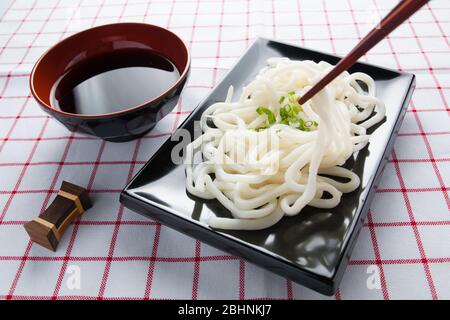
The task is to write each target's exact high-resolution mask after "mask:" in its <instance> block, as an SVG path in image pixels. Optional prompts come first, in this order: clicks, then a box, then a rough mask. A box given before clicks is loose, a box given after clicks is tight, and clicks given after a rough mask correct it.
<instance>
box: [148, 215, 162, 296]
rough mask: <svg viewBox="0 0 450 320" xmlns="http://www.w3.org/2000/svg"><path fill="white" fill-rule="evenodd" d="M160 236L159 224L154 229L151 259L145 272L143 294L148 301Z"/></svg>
mask: <svg viewBox="0 0 450 320" xmlns="http://www.w3.org/2000/svg"><path fill="white" fill-rule="evenodd" d="M160 236H161V224H159V223H158V224H157V225H156V229H155V237H154V239H153V247H152V253H151V259H150V263H149V267H148V272H147V282H146V284H145V292H144V299H145V300H148V299H150V295H151V293H152V292H151V290H152V283H153V274H154V272H155V263H156V261H157V256H158V246H159V238H160Z"/></svg>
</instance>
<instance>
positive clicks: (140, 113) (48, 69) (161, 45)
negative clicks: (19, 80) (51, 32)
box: [30, 23, 190, 142]
mask: <svg viewBox="0 0 450 320" xmlns="http://www.w3.org/2000/svg"><path fill="white" fill-rule="evenodd" d="M117 48H120V49H123V48H141V49H142V48H144V49H151V50H153V51H155V52H157V53H159V54H160V55H162V56H164V57H165V58H167V59H168V60H170V61H171V62H172V63H173V64H174V65H175V66H176V68H177V69H178V71H179V73H180V77H179V78H178V80H177V81H176V82H175V84H174V85H173V86H171V87H170V88H167V90H166V91H165V92H163V93H162V94H161V95H159V96H158V97H156V98H154V99H152V100H149V101H147V102H145V103H143V104H141V105H137V106H133V107H131V108H128V109H124V110H121V111H118V112H112V113H106V114H93V115H91V114H89V115H87V114H76V113H69V112H65V111H62V110H60V109H57V108H54V107H53V106H52V105H51V103H50V92H51V89H52V87H53V85H54V84H55V83H56V81H57V80H58V79H59V78H60V77H61V76H62V75H63V74H64V73H66V72H67V71H68V70H69V69H70V68H72V67H73V66H74V65H76V64H78V63H80V62H82V61H84V60H85V59H86V58H88V59H89V58H93V57H96V56H99V55H102V54H105V53H110V52H112V51H114V50H117ZM189 67H190V56H189V51H188V49H187V47H186V45H185V44H184V43H183V41H182V40H181V39H180V38H179V37H178V36H177V35H175V34H174V33H172V32H170V31H169V30H167V29H164V28H161V27H158V26H154V25H149V24H144V23H116V24H109V25H103V26H100V27H95V28H91V29H88V30H85V31H82V32H80V33H77V34H75V35H73V36H70V37H68V38H66V39H64V40H62V41H61V42H59V43H58V44H56V45H55V46H53V47H52V48H50V49H49V50H48V51H47V52H46V53H44V55H43V56H42V57H41V58H40V59H39V60H38V62H37V63H36V65H35V66H34V68H33V71H32V72H31V76H30V87H31V93H32V94H33V96H34V98H35V99H36V100H37V101H38V102H39V105H40V106H41V108H42V109H43V110H44V111H45V112H47V113H48V114H50V115H51V116H53V117H54V118H55V119H57V120H58V121H59V122H61V123H62V124H63V125H65V126H66V127H67V128H68V129H69V130H70V131H77V132H81V133H86V134H89V135H93V136H96V137H99V138H102V139H104V140H107V141H113V142H124V141H129V140H132V139H135V138H138V137H141V136H143V135H144V134H145V133H147V132H148V131H149V130H151V129H152V128H153V127H154V126H155V125H156V123H157V122H158V121H159V120H161V119H162V118H163V117H164V116H166V115H167V114H168V113H169V112H170V111H171V110H172V109H173V108H174V107H175V105H176V104H177V101H178V99H179V96H180V93H181V91H182V90H183V87H184V86H185V84H186V81H187V78H188V74H189Z"/></svg>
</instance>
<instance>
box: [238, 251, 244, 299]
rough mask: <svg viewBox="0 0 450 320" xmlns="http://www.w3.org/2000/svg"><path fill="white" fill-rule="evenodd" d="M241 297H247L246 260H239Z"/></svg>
mask: <svg viewBox="0 0 450 320" xmlns="http://www.w3.org/2000/svg"><path fill="white" fill-rule="evenodd" d="M239 299H240V300H244V299H245V261H244V260H242V259H240V260H239Z"/></svg>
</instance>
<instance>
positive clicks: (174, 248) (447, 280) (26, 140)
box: [0, 0, 450, 299]
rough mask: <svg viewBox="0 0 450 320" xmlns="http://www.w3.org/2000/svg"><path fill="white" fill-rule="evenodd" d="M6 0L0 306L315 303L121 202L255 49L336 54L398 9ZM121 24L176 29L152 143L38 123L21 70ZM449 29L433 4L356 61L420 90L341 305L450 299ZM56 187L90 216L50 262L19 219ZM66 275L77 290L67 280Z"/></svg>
mask: <svg viewBox="0 0 450 320" xmlns="http://www.w3.org/2000/svg"><path fill="white" fill-rule="evenodd" d="M7 2H8V1H7ZM10 2H11V4H10V6H9V7H7V8H6V11H4V13H3V14H2V15H1V13H0V243H1V244H2V245H1V246H0V298H3V299H79V298H84V299H131V298H137V299H176V298H187V299H191V298H192V299H204V298H225V299H261V298H272V299H302V298H322V296H320V295H319V294H317V293H314V292H312V291H311V290H308V289H305V288H304V287H302V286H299V285H297V284H294V283H292V282H290V281H288V280H286V279H283V278H281V277H279V276H276V275H274V274H272V273H270V272H267V271H265V270H262V269H260V268H258V267H255V266H253V265H252V264H249V263H247V262H244V261H242V260H240V259H239V258H236V257H234V256H231V255H228V254H225V253H223V252H221V251H218V250H216V249H214V248H211V247H209V246H207V245H205V244H203V243H200V242H199V241H196V240H193V239H191V238H188V237H186V236H184V235H181V234H179V233H177V232H175V231H173V230H171V229H169V228H167V227H164V226H161V225H160V224H159V223H156V222H153V221H150V220H147V219H144V218H141V217H139V216H138V215H136V214H134V213H132V212H130V211H128V210H127V209H125V208H124V207H123V206H121V205H120V204H119V202H118V195H119V192H120V190H121V188H122V187H123V186H124V185H125V184H126V182H127V181H129V180H130V179H131V177H132V176H133V175H134V174H135V173H136V172H137V170H138V169H139V168H140V167H141V166H142V165H143V164H144V163H145V161H146V160H147V159H149V158H150V156H151V155H152V154H153V153H154V152H155V151H156V150H157V148H158V146H160V145H161V144H162V142H163V141H164V140H166V139H167V138H168V137H169V135H170V134H171V132H173V131H174V130H175V129H176V128H177V127H178V125H179V124H180V123H181V121H182V120H183V119H184V118H185V117H186V116H187V115H188V114H189V113H190V112H191V110H192V109H193V108H194V107H195V106H196V105H197V104H198V102H199V101H200V99H201V98H202V97H203V96H204V95H205V94H206V93H207V92H208V90H209V89H210V88H212V86H213V85H214V83H216V81H217V80H218V79H220V77H221V76H222V75H223V74H224V72H226V70H227V69H228V68H229V67H230V65H231V64H232V63H233V61H235V60H236V59H237V58H238V57H239V56H240V55H241V54H242V52H243V51H244V49H245V48H246V47H247V46H248V45H249V44H250V42H251V41H252V39H254V38H255V37H257V36H259V35H262V36H266V37H273V38H276V39H280V40H284V41H289V42H292V43H295V44H300V45H304V46H306V47H310V48H315V49H318V50H321V51H328V52H332V53H337V54H341V55H343V54H345V53H346V52H347V51H348V50H349V49H350V48H351V47H352V46H353V45H354V44H355V43H356V42H357V41H358V39H360V38H361V37H362V36H364V34H365V33H366V32H367V31H368V30H370V28H371V27H372V26H373V25H374V24H375V23H376V22H377V20H378V19H379V17H381V16H383V15H385V14H386V13H387V11H388V10H389V9H390V8H391V7H393V6H394V5H395V3H396V1H394V0H384V1H382V0H373V1H359V0H333V1H331V0H330V1H320V0H297V1H290V0H289V1H270V0H230V1H228V0H227V1H226V2H225V1H220V0H202V1H195V0H172V1H166V0H153V1H145V0H128V1H126V0H89V1H87V0H34V1H31V0H15V1H14V0H13V1H10ZM119 21H140V22H148V23H152V24H157V25H161V26H163V27H166V28H169V29H170V30H172V31H174V32H176V33H177V34H178V35H180V36H181V37H182V38H183V39H184V40H185V41H186V42H187V43H188V45H189V47H190V50H191V52H192V72H191V77H190V80H189V83H188V85H187V89H186V90H185V91H184V93H183V96H182V99H180V102H179V104H178V106H177V107H176V108H175V109H174V111H173V112H172V113H171V114H170V115H168V116H167V117H166V118H164V119H163V120H162V121H161V122H160V123H159V124H158V125H157V127H156V128H155V129H154V130H153V131H152V132H151V133H150V134H148V135H147V136H145V137H144V138H142V139H140V140H138V141H132V142H129V143H123V144H113V143H105V142H103V141H100V140H97V139H94V138H91V137H86V136H82V135H79V134H78V133H70V132H68V131H67V130H66V129H65V128H63V127H62V126H61V125H59V124H58V123H57V122H56V121H54V120H53V119H51V118H49V117H47V116H46V115H45V114H44V113H43V112H42V111H40V109H39V108H38V106H37V104H36V102H35V101H34V100H33V99H32V98H31V96H30V91H29V88H28V75H29V73H30V70H31V68H32V66H33V64H34V62H35V61H36V59H37V58H38V57H39V56H40V55H41V54H42V53H43V52H44V50H46V48H48V47H49V46H50V45H52V44H54V43H55V42H57V41H59V40H60V39H62V38H64V37H67V36H68V35H70V34H73V33H74V32H77V31H79V30H82V29H85V28H89V27H91V26H94V25H101V24H105V23H111V22H119ZM449 33H450V3H449V2H448V0H434V1H431V2H430V3H429V4H428V5H427V6H425V7H424V8H423V9H422V10H421V11H420V12H419V13H417V14H416V15H415V16H414V17H413V18H412V19H410V20H409V21H408V22H407V23H405V24H404V25H402V26H401V27H399V28H398V30H396V31H395V32H394V33H393V34H392V35H391V36H389V38H388V39H386V40H384V41H383V42H382V43H380V44H379V45H377V46H376V47H375V48H374V49H373V50H372V52H371V53H370V54H369V55H367V56H366V57H364V60H365V61H368V62H371V63H374V64H378V65H381V66H386V67H391V68H396V69H399V70H403V71H408V72H413V73H415V74H416V75H417V88H416V91H415V93H414V96H413V102H412V103H411V105H410V106H409V109H408V112H407V115H406V118H405V121H404V124H403V126H402V128H401V130H400V134H399V137H398V139H397V142H396V144H395V147H394V151H393V152H392V155H391V158H390V160H389V163H388V164H387V167H386V169H385V173H384V176H383V179H382V181H381V183H380V187H379V190H378V193H377V194H376V197H375V200H374V202H373V205H372V207H371V210H370V213H369V216H368V219H367V222H366V224H365V225H364V227H363V228H362V231H361V233H360V236H359V239H358V242H357V245H356V248H355V250H354V252H353V254H352V256H351V258H350V264H349V267H348V269H347V271H346V273H345V276H344V279H343V281H342V284H341V287H340V289H339V290H338V292H337V294H336V295H335V297H334V298H336V299H352V298H363V299H370V298H375V299H396V298H403V299H405V298H406V299H407V298H424V299H449V298H450V285H449V284H450V200H449V188H450V166H449V163H450V107H449V99H450V59H449V58H448V57H449V54H450V47H449ZM388 107H389V106H388ZM63 179H64V180H68V181H72V182H74V183H78V184H80V185H84V186H86V187H87V188H88V189H89V190H90V192H91V194H92V197H93V200H94V202H95V206H94V207H93V208H92V209H90V210H89V211H88V212H87V213H86V214H85V215H84V216H83V217H82V218H81V219H79V220H78V221H77V222H76V223H74V224H73V225H72V226H70V228H69V229H68V230H67V232H66V234H65V236H64V237H63V239H62V242H61V243H60V245H59V247H58V251H57V252H56V253H52V252H48V251H46V250H45V249H43V248H41V247H40V246H37V245H34V244H32V243H31V242H30V241H29V238H28V236H27V234H26V232H25V230H24V229H23V226H22V225H23V224H24V222H26V221H28V220H31V219H32V218H34V217H35V216H36V215H37V214H38V213H39V211H40V210H44V209H45V208H46V207H47V206H48V204H49V202H50V201H51V200H52V198H53V197H54V196H55V194H56V192H57V189H58V187H59V185H60V183H61V181H62V180H63ZM74 267H75V269H76V270H78V271H79V274H80V276H81V277H80V279H81V283H80V284H81V286H80V287H79V288H78V287H75V288H74V287H73V286H70V285H68V280H70V277H71V276H73V275H74V273H73V272H74V271H73V270H74Z"/></svg>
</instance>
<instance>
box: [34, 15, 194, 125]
mask: <svg viewBox="0 0 450 320" xmlns="http://www.w3.org/2000/svg"><path fill="white" fill-rule="evenodd" d="M113 25H141V26H146V27H152V28H156V29H160V30H162V31H164V32H169V33H171V34H172V35H174V36H175V37H176V38H177V39H178V40H180V43H181V44H182V45H183V46H182V47H183V48H184V49H185V50H186V54H187V61H186V66H185V68H184V70H183V73H182V74H180V77H179V78H178V80H177V81H176V82H175V83H174V84H173V85H172V86H171V87H169V88H168V89H167V90H166V91H164V92H163V93H161V94H160V95H159V96H157V97H155V98H153V99H151V100H148V101H146V102H144V103H142V104H140V105H137V106H134V107H131V108H127V109H124V110H121V111H116V112H111V113H103V114H102V113H100V114H77V113H70V112H65V111H62V110H58V109H56V108H54V107H52V106H51V105H48V104H47V103H45V102H44V101H42V99H41V98H40V97H39V96H38V94H37V93H36V92H35V90H34V85H33V79H34V78H35V71H36V68H37V66H38V65H39V63H40V62H41V60H43V59H44V58H45V56H46V55H47V54H48V53H49V52H50V51H52V50H54V49H55V48H56V47H57V46H59V45H60V44H61V43H64V42H67V41H70V40H71V39H72V38H74V37H75V36H77V35H79V34H81V33H85V32H90V31H92V30H95V29H100V28H107V27H110V26H113ZM190 65H191V55H190V53H189V50H188V48H187V47H186V44H185V43H184V41H183V40H182V39H181V38H180V37H179V36H178V35H176V34H175V33H173V32H172V31H170V30H168V29H165V28H162V27H160V26H156V25H153V24H149V23H139V22H124V23H110V24H104V25H101V26H97V27H93V28H89V29H86V30H82V31H80V32H77V33H75V34H73V35H71V36H69V37H67V38H65V39H63V40H61V41H59V42H57V43H56V44H54V45H53V46H51V47H50V48H49V49H48V50H47V51H45V52H44V53H43V54H42V56H41V57H40V58H39V59H38V61H37V62H36V63H35V65H34V67H33V69H32V70H31V74H30V79H29V84H30V88H31V94H32V95H33V97H34V98H35V99H36V100H37V101H38V102H39V103H40V105H41V106H43V107H44V108H46V109H49V110H51V111H52V112H56V113H59V114H62V115H64V116H68V117H73V118H83V119H98V118H107V117H115V116H118V115H122V114H127V113H130V112H133V111H136V110H139V109H142V108H145V107H147V105H148V104H150V103H154V102H156V101H158V100H161V99H162V98H163V97H164V96H165V95H166V94H167V93H169V92H170V91H172V90H173V89H174V88H176V87H177V86H178V85H179V84H180V82H182V81H183V80H184V79H185V78H186V75H187V73H188V71H189V67H190Z"/></svg>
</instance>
